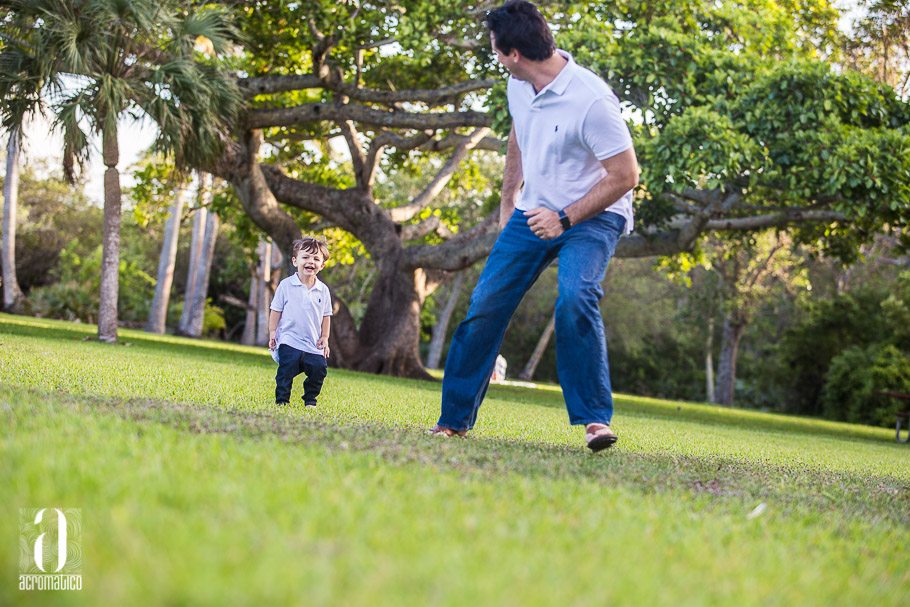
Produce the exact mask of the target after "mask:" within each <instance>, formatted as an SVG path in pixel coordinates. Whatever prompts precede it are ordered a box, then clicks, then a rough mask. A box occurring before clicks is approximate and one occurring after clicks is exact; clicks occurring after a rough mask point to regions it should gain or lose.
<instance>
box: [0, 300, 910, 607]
mask: <svg viewBox="0 0 910 607" xmlns="http://www.w3.org/2000/svg"><path fill="white" fill-rule="evenodd" d="M93 335H94V327H92V326H86V325H74V324H70V323H60V322H56V321H47V320H40V319H39V320H36V319H25V318H20V317H11V316H4V315H0V417H2V426H0V427H2V428H3V430H2V431H0V458H2V461H3V462H4V465H3V466H2V467H0V498H2V501H3V503H4V504H7V510H8V511H7V513H6V514H7V516H5V517H0V536H2V537H8V538H15V537H16V523H17V521H18V508H20V507H35V506H42V505H49V504H55V505H57V504H59V505H63V506H68V507H78V508H82V509H83V515H84V519H85V520H84V529H85V534H86V537H85V540H84V541H85V546H84V547H83V551H84V553H85V562H86V566H85V572H84V577H85V580H86V582H85V589H84V590H83V591H82V592H81V593H55V594H54V595H48V594H46V593H32V594H28V593H19V592H18V590H15V584H14V583H13V580H15V579H16V574H17V571H18V569H17V568H18V564H17V556H18V555H17V554H16V552H15V545H16V544H15V543H11V545H12V546H13V547H12V548H10V549H9V550H6V551H0V569H2V571H3V572H4V573H5V574H6V575H4V576H2V578H3V579H6V580H8V582H7V583H5V585H0V604H28V603H30V602H36V603H44V602H46V601H47V600H48V599H49V598H50V596H53V597H54V603H61V604H86V605H95V604H111V605H125V604H165V605H167V604H213V605H214V604H230V605H243V604H250V605H253V604H255V605H259V604H268V603H271V604H305V605H360V604H364V605H365V604H371V605H376V604H380V605H384V604H388V605H426V604H439V605H462V604H481V605H576V604H577V605H583V604H584V605H587V604H590V603H591V602H618V603H619V604H631V605H652V604H659V605H664V604H666V605H670V604H672V605H677V604H682V605H730V604H744V605H767V604H772V605H774V604H779V605H796V604H799V605H806V604H809V605H831V604H847V603H855V602H857V601H862V602H864V603H869V604H875V605H899V604H906V602H907V600H908V599H910V590H908V588H910V573H908V572H910V552H908V551H907V550H906V548H904V545H905V542H904V538H905V535H906V533H905V532H906V528H907V523H908V522H910V448H908V446H907V445H899V444H897V443H895V442H894V440H893V431H888V430H886V429H878V428H867V427H854V426H847V425H843V424H835V423H831V422H823V421H818V420H811V419H804V418H790V417H782V416H776V415H772V414H767V413H760V412H746V411H739V410H735V409H725V408H718V407H713V406H708V405H702V404H697V403H675V402H669V401H661V400H656V399H645V398H639V397H630V396H618V397H617V413H616V418H615V428H616V429H617V431H618V432H619V433H620V435H621V437H622V438H621V440H620V442H619V443H618V445H617V447H616V448H614V449H612V450H611V451H610V452H607V453H604V454H601V455H598V456H591V455H589V454H588V453H586V450H585V449H584V448H583V445H582V440H581V432H580V430H579V429H578V428H571V427H569V426H568V422H567V416H566V413H565V409H564V407H563V405H562V399H561V395H560V393H559V391H558V387H553V386H541V387H539V388H537V389H530V388H522V387H513V386H503V387H497V386H494V387H493V388H492V389H491V391H490V394H489V396H488V399H487V402H486V403H485V404H484V407H483V409H482V410H481V414H480V418H479V423H478V426H477V429H476V430H475V432H474V433H473V434H474V437H473V438H472V439H470V440H464V441H462V440H452V439H449V440H446V439H439V438H437V437H430V436H426V435H425V434H424V433H423V429H425V428H426V427H428V426H430V425H432V423H433V422H435V420H436V417H437V416H438V413H439V388H440V386H439V385H438V384H435V383H428V382H417V381H409V380H400V379H394V378H388V377H376V376H367V375H361V374H355V373H350V372H344V371H340V370H336V369H331V370H330V373H329V377H328V379H327V381H326V385H325V388H324V391H323V395H322V396H321V398H320V404H319V410H318V411H316V412H313V411H309V410H305V409H303V408H302V407H300V406H292V407H289V408H284V409H279V408H276V407H275V406H274V405H273V404H272V402H273V400H274V398H273V391H274V373H275V365H274V363H273V362H272V361H271V359H270V358H269V357H268V355H267V353H266V352H265V351H264V350H263V349H257V348H247V347H243V346H238V345H232V344H222V343H217V342H200V341H196V340H187V339H183V338H176V337H170V336H152V335H148V334H145V333H142V332H133V331H121V336H120V339H121V342H125V343H129V344H130V345H129V346H126V345H120V346H109V345H103V344H100V343H97V342H95V341H93V340H91V337H92V336H93ZM86 337H88V338H89V340H87V341H83V339H84V338H86ZM297 383H298V385H297V386H295V393H294V398H295V399H297V400H299V397H300V393H301V386H300V385H299V384H300V383H302V382H297ZM760 504H762V505H763V507H762V508H759V510H758V511H755V508H756V506H759V505H760ZM759 511H760V512H761V514H758V515H755V514H754V513H755V512H759ZM750 513H753V515H752V517H751V518H750ZM58 599H59V600H58Z"/></svg>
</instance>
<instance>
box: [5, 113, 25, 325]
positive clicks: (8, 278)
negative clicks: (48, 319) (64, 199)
mask: <svg viewBox="0 0 910 607" xmlns="http://www.w3.org/2000/svg"><path fill="white" fill-rule="evenodd" d="M19 138H20V131H19V130H18V129H13V130H11V131H10V134H9V143H8V144H7V147H6V179H5V180H4V181H3V253H2V258H3V262H2V263H3V309H4V310H6V311H7V312H14V311H17V310H18V308H19V303H20V300H21V299H22V289H20V288H19V280H18V279H17V278H16V215H17V214H18V208H19V143H20V142H19Z"/></svg>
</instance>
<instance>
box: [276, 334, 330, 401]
mask: <svg viewBox="0 0 910 607" xmlns="http://www.w3.org/2000/svg"><path fill="white" fill-rule="evenodd" d="M326 367H327V365H326V361H325V356H324V355H322V354H310V353H309V352H303V351H301V350H298V349H297V348H292V347H291V346H289V345H287V344H281V345H280V346H278V374H277V375H275V402H276V403H277V404H286V403H288V402H290V400H291V386H292V385H293V384H294V378H295V377H297V376H298V375H300V374H301V373H305V374H306V380H304V382H303V402H304V404H306V405H315V404H316V397H317V396H319V392H321V391H322V382H323V381H325V376H326V372H327V368H326Z"/></svg>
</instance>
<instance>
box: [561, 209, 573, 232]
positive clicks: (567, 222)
mask: <svg viewBox="0 0 910 607" xmlns="http://www.w3.org/2000/svg"><path fill="white" fill-rule="evenodd" d="M559 223H561V224H562V229H563V230H568V229H569V228H571V227H572V220H571V219H569V216H568V215H566V212H565V210H562V211H560V212H559Z"/></svg>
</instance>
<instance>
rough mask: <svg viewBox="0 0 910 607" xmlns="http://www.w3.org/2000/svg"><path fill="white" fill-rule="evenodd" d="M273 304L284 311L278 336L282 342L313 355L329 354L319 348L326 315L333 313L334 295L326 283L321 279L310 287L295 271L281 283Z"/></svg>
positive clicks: (274, 308)
mask: <svg viewBox="0 0 910 607" xmlns="http://www.w3.org/2000/svg"><path fill="white" fill-rule="evenodd" d="M269 307H270V308H271V309H272V310H275V311H276V312H281V320H280V321H278V330H277V332H276V336H275V340H276V341H277V342H278V345H281V344H286V345H288V346H291V347H292V348H296V349H298V350H302V351H303V352H309V353H310V354H324V353H325V352H324V350H320V349H319V348H317V347H316V342H317V341H319V337H320V336H321V335H322V318H323V317H324V316H331V315H332V297H331V295H330V294H329V288H328V287H327V286H325V283H323V282H322V281H321V280H319V279H318V278H317V279H316V282H315V283H314V284H313V288H311V289H310V288H307V287H306V285H304V284H303V283H302V282H300V277H299V276H298V275H297V273H296V272H295V273H294V274H292V275H291V276H288V277H287V278H285V279H284V280H282V281H281V282H280V283H279V284H278V288H277V289H276V290H275V297H274V299H272V305H271V306H269Z"/></svg>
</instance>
